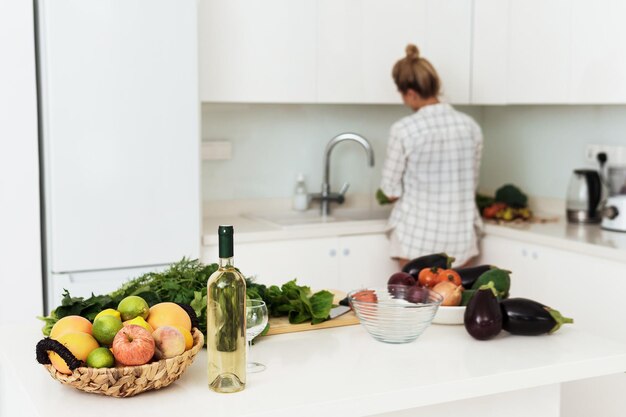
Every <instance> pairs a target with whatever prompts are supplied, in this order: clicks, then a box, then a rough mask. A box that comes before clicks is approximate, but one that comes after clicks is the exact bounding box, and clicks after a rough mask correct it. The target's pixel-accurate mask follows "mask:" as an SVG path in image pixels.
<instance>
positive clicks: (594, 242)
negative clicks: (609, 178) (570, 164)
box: [485, 217, 626, 262]
mask: <svg viewBox="0 0 626 417" xmlns="http://www.w3.org/2000/svg"><path fill="white" fill-rule="evenodd" d="M485 233H486V234H487V235H492V236H500V237H504V238H509V239H515V240H520V241H524V242H529V243H535V244H538V245H544V246H550V247H554V248H558V249H563V250H568V251H571V252H576V253H581V254H584V255H590V256H595V257H598V258H604V259H610V260H613V261H619V262H626V233H622V232H614V231H609V230H603V229H601V228H600V226H599V225H575V224H570V223H568V222H567V221H566V219H565V217H558V221H556V222H547V223H512V224H502V225H500V224H490V223H486V224H485Z"/></svg>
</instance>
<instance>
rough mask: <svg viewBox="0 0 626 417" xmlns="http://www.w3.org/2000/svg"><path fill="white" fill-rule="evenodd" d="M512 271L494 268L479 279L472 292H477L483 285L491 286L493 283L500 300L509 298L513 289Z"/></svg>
mask: <svg viewBox="0 0 626 417" xmlns="http://www.w3.org/2000/svg"><path fill="white" fill-rule="evenodd" d="M510 274H511V271H507V270H504V269H499V268H494V269H490V270H489V271H487V272H485V273H483V274H482V275H481V276H479V277H478V279H477V280H476V282H475V283H474V285H472V290H477V289H479V288H480V287H481V286H483V285H487V284H489V281H493V285H494V286H495V287H496V291H497V292H498V294H497V295H498V297H499V298H503V299H504V298H507V297H508V296H509V290H510V289H511V276H510Z"/></svg>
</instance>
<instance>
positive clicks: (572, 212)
mask: <svg viewBox="0 0 626 417" xmlns="http://www.w3.org/2000/svg"><path fill="white" fill-rule="evenodd" d="M601 199H602V181H601V180H600V174H599V173H598V171H596V170H593V169H576V170H574V172H573V173H572V177H571V178H570V181H569V186H568V187H567V206H566V207H567V220H568V221H569V222H570V223H600V221H601V220H602V210H601V208H600V207H599V206H600V201H601Z"/></svg>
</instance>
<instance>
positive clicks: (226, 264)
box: [220, 256, 234, 268]
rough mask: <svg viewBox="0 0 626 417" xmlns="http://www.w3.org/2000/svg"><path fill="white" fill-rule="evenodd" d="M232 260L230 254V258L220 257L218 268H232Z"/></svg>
mask: <svg viewBox="0 0 626 417" xmlns="http://www.w3.org/2000/svg"><path fill="white" fill-rule="evenodd" d="M233 262H234V261H233V257H232V256H231V257H230V258H220V268H233V267H234V263H233Z"/></svg>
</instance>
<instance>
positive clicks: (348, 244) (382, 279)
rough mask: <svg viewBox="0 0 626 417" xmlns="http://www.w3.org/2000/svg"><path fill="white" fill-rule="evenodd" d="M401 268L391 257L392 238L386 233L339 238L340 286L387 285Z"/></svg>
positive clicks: (348, 287)
mask: <svg viewBox="0 0 626 417" xmlns="http://www.w3.org/2000/svg"><path fill="white" fill-rule="evenodd" d="M398 270H399V268H398V264H397V262H395V261H393V260H391V258H390V257H389V239H388V238H387V236H386V235H385V234H375V235H359V236H343V237H340V238H339V284H338V285H339V286H338V288H339V289H341V290H343V291H350V290H354V289H357V288H362V287H368V286H371V287H376V286H385V285H386V284H387V280H388V279H389V276H390V275H391V274H393V273H394V272H396V271H398Z"/></svg>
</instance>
